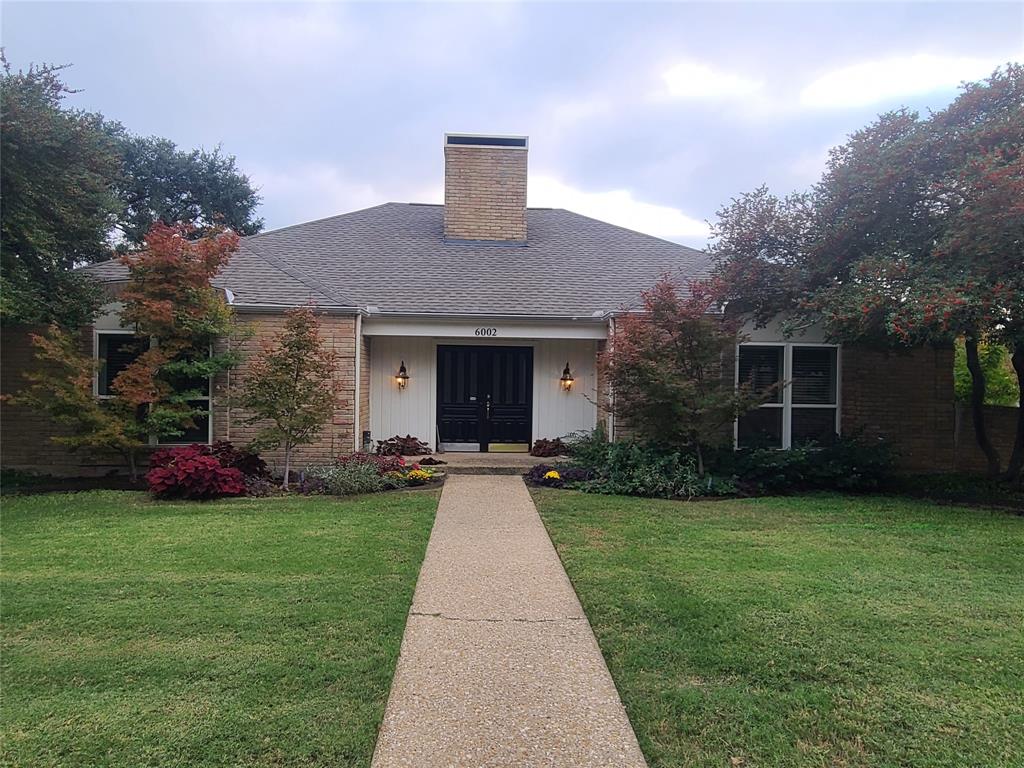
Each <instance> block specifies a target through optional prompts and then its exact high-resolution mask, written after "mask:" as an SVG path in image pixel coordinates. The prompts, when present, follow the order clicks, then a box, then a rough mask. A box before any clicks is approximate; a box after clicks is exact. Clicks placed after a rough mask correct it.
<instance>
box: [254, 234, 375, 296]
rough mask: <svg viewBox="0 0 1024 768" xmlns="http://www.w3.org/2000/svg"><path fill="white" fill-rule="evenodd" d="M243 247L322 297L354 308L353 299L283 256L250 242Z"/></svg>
mask: <svg viewBox="0 0 1024 768" xmlns="http://www.w3.org/2000/svg"><path fill="white" fill-rule="evenodd" d="M243 247H245V248H246V249H247V250H249V251H250V252H251V253H253V254H255V255H256V256H258V257H259V258H261V259H263V260H264V261H265V262H267V263H268V264H270V266H272V267H274V268H275V269H277V270H278V271H280V272H283V273H284V274H286V275H288V276H289V277H291V278H294V279H295V280H298V281H299V282H300V283H302V284H303V285H304V286H306V287H307V288H309V289H310V290H313V291H316V292H317V293H319V294H320V295H321V296H323V297H324V298H327V299H330V300H331V301H334V302H337V303H338V305H340V306H343V307H353V308H354V307H355V306H356V303H355V302H354V301H351V300H350V299H348V298H346V297H344V296H342V295H341V294H337V293H334V292H332V291H330V290H328V289H327V287H326V286H324V284H323V283H321V282H320V281H319V280H316V279H315V278H312V277H310V276H309V275H308V274H306V273H305V272H303V271H302V270H301V269H298V268H297V267H295V266H293V265H292V264H289V263H288V262H287V261H285V260H284V259H283V258H281V257H279V256H269V255H267V254H266V253H263V252H262V251H260V250H259V249H257V248H254V247H253V244H252V243H245V244H244V246H243Z"/></svg>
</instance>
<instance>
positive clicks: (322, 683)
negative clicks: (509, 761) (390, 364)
mask: <svg viewBox="0 0 1024 768" xmlns="http://www.w3.org/2000/svg"><path fill="white" fill-rule="evenodd" d="M436 505H437V494H436V493H430V492H422V493H392V494H384V495H379V496H374V497H363V498H356V499H352V500H336V499H330V498H323V497H317V498H289V499H252V500H247V499H238V500H230V501H221V502H212V503H184V502H182V503H169V502H165V503H155V502H151V501H149V500H148V499H147V498H146V497H145V496H144V495H142V494H138V493H129V492H111V491H105V492H90V493H81V494H67V495H46V496H28V497H18V498H8V499H4V502H3V531H2V534H3V536H2V547H3V550H2V552H3V582H2V584H3V604H2V609H3V657H2V682H3V703H2V722H3V745H2V747H0V755H2V758H0V759H2V762H3V764H4V765H12V766H14V765H17V766H58V765H59V766H107V765H110V766H186V765H188V766H192V765H215V766H219V765H232V766H235V765H247V766H271V765H272V766H285V765H303V766H307V765H331V766H337V765H364V766H365V765H368V764H369V762H370V756H371V754H372V752H373V746H374V741H375V739H376V734H377V728H378V726H379V723H380V720H381V717H382V715H383V710H384V704H385V702H386V699H387V694H388V690H389V687H390V684H391V677H392V674H393V672H394V666H395V660H396V658H397V656H398V648H399V644H400V642H401V637H402V632H403V628H404V625H405V619H406V613H407V611H408V607H409V604H410V602H411V600H412V593H413V588H414V586H415V581H416V576H417V573H418V571H419V566H420V562H421V560H422V557H423V553H424V550H425V548H426V543H427V538H428V535H429V531H430V526H431V524H432V521H433V516H434V511H435V508H436Z"/></svg>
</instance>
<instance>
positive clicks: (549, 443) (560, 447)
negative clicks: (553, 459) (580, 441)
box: [530, 437, 569, 458]
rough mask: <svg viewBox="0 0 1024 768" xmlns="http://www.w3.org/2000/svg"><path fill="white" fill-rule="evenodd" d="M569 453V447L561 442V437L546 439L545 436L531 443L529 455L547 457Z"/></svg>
mask: <svg viewBox="0 0 1024 768" xmlns="http://www.w3.org/2000/svg"><path fill="white" fill-rule="evenodd" d="M567 453H569V447H568V446H567V445H566V444H565V443H563V442H562V438H560V437H556V438H555V439H554V440H548V439H547V438H543V437H542V438H539V439H538V440H535V441H534V443H533V447H532V448H531V449H530V455H531V456H537V457H541V458H544V457H548V456H564V455H565V454H567Z"/></svg>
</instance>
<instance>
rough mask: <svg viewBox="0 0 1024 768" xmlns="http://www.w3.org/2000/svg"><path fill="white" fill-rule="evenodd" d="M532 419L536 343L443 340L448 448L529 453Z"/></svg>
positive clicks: (442, 401) (443, 429)
mask: <svg viewBox="0 0 1024 768" xmlns="http://www.w3.org/2000/svg"><path fill="white" fill-rule="evenodd" d="M532 423H533V348H532V347H477V346H456V345H446V344H442V345H438V347H437V432H438V442H439V443H440V446H441V449H442V450H445V451H521V452H526V451H529V450H530V437H531V427H532Z"/></svg>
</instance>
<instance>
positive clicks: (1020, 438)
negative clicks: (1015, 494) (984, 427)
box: [1006, 341, 1024, 482]
mask: <svg viewBox="0 0 1024 768" xmlns="http://www.w3.org/2000/svg"><path fill="white" fill-rule="evenodd" d="M1010 362H1011V363H1013V370H1014V371H1015V372H1016V373H1017V437H1016V439H1015V440H1014V441H1013V454H1012V455H1011V456H1010V465H1009V466H1008V467H1007V469H1006V479H1007V480H1009V481H1010V482H1013V481H1014V480H1017V479H1018V478H1019V477H1020V474H1021V470H1024V341H1021V342H1019V343H1017V344H1014V346H1013V355H1011V357H1010Z"/></svg>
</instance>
